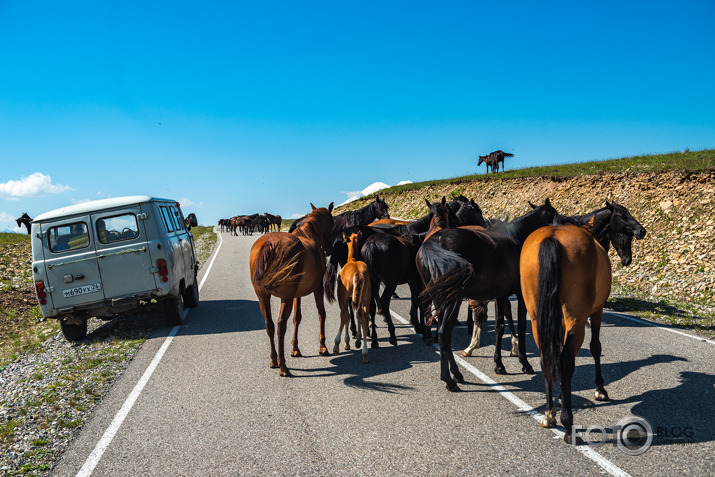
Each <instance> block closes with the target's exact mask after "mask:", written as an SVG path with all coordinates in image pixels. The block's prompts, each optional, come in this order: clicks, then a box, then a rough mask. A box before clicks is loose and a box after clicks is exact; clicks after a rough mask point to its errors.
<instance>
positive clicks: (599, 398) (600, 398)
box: [595, 390, 611, 401]
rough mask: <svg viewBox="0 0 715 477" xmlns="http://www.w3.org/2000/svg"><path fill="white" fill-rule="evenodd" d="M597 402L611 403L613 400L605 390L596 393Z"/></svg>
mask: <svg viewBox="0 0 715 477" xmlns="http://www.w3.org/2000/svg"><path fill="white" fill-rule="evenodd" d="M595 399H596V401H610V400H611V398H609V397H608V393H607V392H606V391H605V390H604V391H603V392H600V391H596V396H595Z"/></svg>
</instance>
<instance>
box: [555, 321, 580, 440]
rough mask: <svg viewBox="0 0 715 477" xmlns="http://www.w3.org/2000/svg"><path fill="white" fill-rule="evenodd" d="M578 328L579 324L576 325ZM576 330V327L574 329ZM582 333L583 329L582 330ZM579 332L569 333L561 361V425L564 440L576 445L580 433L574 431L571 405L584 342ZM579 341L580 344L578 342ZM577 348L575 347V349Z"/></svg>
mask: <svg viewBox="0 0 715 477" xmlns="http://www.w3.org/2000/svg"><path fill="white" fill-rule="evenodd" d="M575 329H576V330H577V329H578V325H576V326H575ZM572 331H574V329H572ZM581 333H583V331H582V330H581ZM578 334H579V333H578V331H577V333H573V334H572V333H568V334H567V338H566V343H565V344H564V349H563V351H562V352H561V356H560V362H559V372H560V376H561V425H562V426H564V431H565V434H564V441H566V442H567V443H568V444H573V445H576V444H577V441H578V435H576V436H574V435H573V434H572V431H573V409H572V407H571V379H572V378H573V372H574V369H575V368H576V352H577V351H578V348H580V347H581V343H583V335H581V337H580V339H579V336H578ZM577 343H578V346H576V344H577ZM574 348H575V349H574Z"/></svg>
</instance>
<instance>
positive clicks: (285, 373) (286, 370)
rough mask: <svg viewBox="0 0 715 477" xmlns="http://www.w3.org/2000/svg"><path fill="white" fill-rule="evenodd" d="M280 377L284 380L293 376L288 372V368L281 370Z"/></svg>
mask: <svg viewBox="0 0 715 477" xmlns="http://www.w3.org/2000/svg"><path fill="white" fill-rule="evenodd" d="M280 375H281V376H283V377H286V378H290V377H291V376H293V375H292V374H290V371H288V368H286V369H281V372H280Z"/></svg>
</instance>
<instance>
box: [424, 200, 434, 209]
mask: <svg viewBox="0 0 715 477" xmlns="http://www.w3.org/2000/svg"><path fill="white" fill-rule="evenodd" d="M425 202H427V207H432V204H430V203H429V199H425Z"/></svg>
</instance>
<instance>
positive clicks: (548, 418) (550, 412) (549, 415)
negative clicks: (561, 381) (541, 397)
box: [541, 363, 556, 428]
mask: <svg viewBox="0 0 715 477" xmlns="http://www.w3.org/2000/svg"><path fill="white" fill-rule="evenodd" d="M541 367H542V369H543V367H544V366H543V363H542V366H541ZM544 384H545V386H546V409H545V410H544V418H543V419H542V420H541V427H546V428H551V427H556V409H554V395H553V390H552V386H551V381H549V380H548V379H546V376H544Z"/></svg>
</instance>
